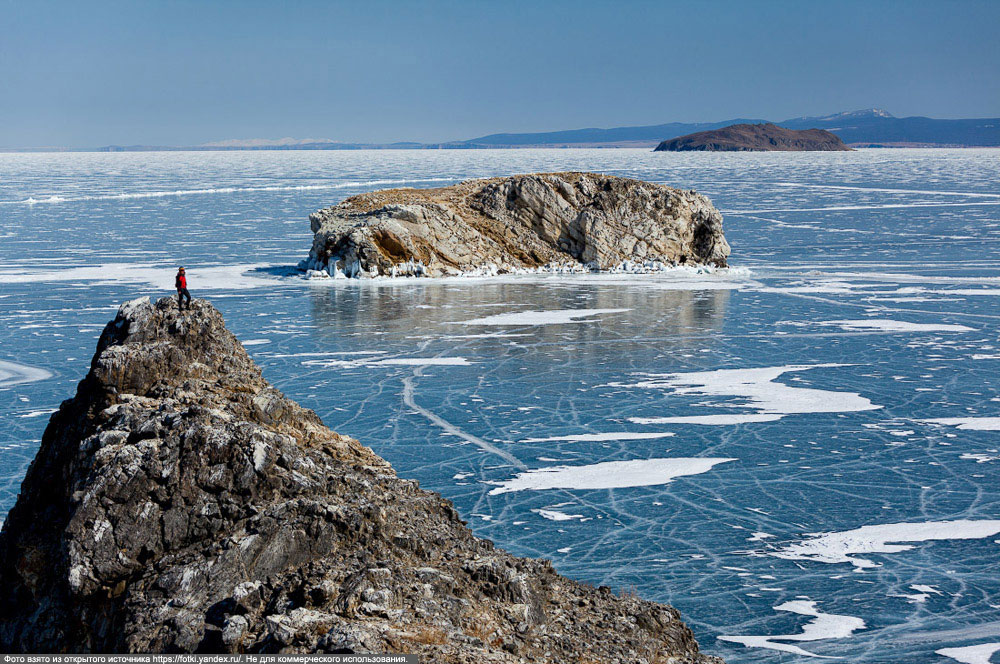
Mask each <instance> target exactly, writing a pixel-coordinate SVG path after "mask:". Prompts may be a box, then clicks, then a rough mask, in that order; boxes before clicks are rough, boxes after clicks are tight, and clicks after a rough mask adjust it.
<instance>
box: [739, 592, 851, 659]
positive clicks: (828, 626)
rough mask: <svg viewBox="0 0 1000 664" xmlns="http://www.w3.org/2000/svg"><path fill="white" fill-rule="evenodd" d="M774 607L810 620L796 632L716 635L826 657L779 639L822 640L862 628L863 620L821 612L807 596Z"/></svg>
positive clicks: (759, 645)
mask: <svg viewBox="0 0 1000 664" xmlns="http://www.w3.org/2000/svg"><path fill="white" fill-rule="evenodd" d="M774 610H775V611H788V612H789V613H796V614H798V615H800V616H810V617H811V618H812V620H810V621H809V622H807V623H806V624H805V625H803V626H802V632H801V633H800V634H776V635H773V636H720V637H719V639H720V640H721V641H732V642H733V643H742V644H743V645H745V646H746V647H748V648H768V649H770V650H780V651H782V652H790V653H794V654H796V655H803V656H805V657H828V656H826V655H817V654H815V653H812V652H809V651H808V650H804V649H802V648H800V647H798V646H794V645H792V644H790V643H781V641H795V642H802V641H823V640H825V639H844V638H847V637H849V636H851V635H852V634H853V633H854V632H856V631H857V630H859V629H864V628H865V621H864V620H862V619H861V618H857V617H855V616H845V615H838V614H833V613H823V612H822V611H820V610H819V609H817V608H816V602H813V601H810V600H795V601H792V602H785V603H783V604H779V605H778V606H776V607H774Z"/></svg>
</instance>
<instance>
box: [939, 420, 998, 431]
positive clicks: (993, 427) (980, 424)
mask: <svg viewBox="0 0 1000 664" xmlns="http://www.w3.org/2000/svg"><path fill="white" fill-rule="evenodd" d="M921 422H927V423H929V424H944V425H948V426H954V427H958V428H959V429H965V430H966V431H1000V417H936V418H933V419H929V420H921Z"/></svg>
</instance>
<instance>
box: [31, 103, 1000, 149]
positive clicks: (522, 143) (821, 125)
mask: <svg viewBox="0 0 1000 664" xmlns="http://www.w3.org/2000/svg"><path fill="white" fill-rule="evenodd" d="M764 122H768V120H763V119H749V118H734V119H732V120H724V121H722V122H669V123H667V124H659V125H644V126H639V127H613V128H611V129H599V128H587V129H569V130H564V131H547V132H533V133H520V134H489V135H487V136H480V137H478V138H472V139H469V140H465V141H449V142H445V143H416V142H399V143H344V142H340V141H334V140H330V139H312V138H306V139H295V138H281V139H263V138H253V139H246V140H241V139H236V140H226V141H216V142H213V143H205V144H202V145H196V146H189V147H177V146H154V145H129V146H117V145H111V146H106V147H103V148H98V150H101V151H106V152H141V151H152V150H360V149H387V150H392V149H477V148H527V147H558V148H567V147H650V148H652V147H655V146H656V145H658V144H659V143H660V142H661V141H665V140H669V139H671V138H677V137H678V136H684V135H686V134H693V133H695V132H701V131H709V130H713V129H721V128H723V127H728V126H730V125H734V124H761V123H764ZM774 124H777V125H778V126H780V127H785V128H786V129H825V130H827V131H830V132H832V133H834V134H836V135H837V136H839V137H840V139H841V140H842V141H844V142H845V143H847V144H848V145H850V146H852V147H998V146H1000V118H980V119H970V120H937V119H934V118H925V117H919V116H916V117H909V118H897V117H895V116H894V115H892V114H891V113H889V112H887V111H884V110H882V109H879V108H869V109H865V110H860V111H848V112H845V113H836V114H834V115H825V116H818V117H805V118H791V119H789V120H784V121H782V122H775V123H774ZM55 149H58V148H55ZM92 149H93V148H91V150H92ZM39 150H44V151H52V150H54V148H39ZM19 151H30V150H19ZM79 151H83V150H79Z"/></svg>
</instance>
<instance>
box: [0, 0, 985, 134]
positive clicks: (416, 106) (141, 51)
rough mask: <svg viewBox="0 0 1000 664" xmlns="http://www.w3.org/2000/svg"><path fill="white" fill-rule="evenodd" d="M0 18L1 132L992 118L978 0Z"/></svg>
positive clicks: (429, 129) (251, 9) (406, 129)
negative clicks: (853, 116) (873, 115)
mask: <svg viewBox="0 0 1000 664" xmlns="http://www.w3.org/2000/svg"><path fill="white" fill-rule="evenodd" d="M0 14H2V15H3V17H4V19H5V20H3V21H0V83H2V85H3V87H4V89H5V93H6V94H5V98H4V101H3V104H0V146H2V147H4V148H27V147H44V146H51V147H67V148H84V147H99V146H104V145H163V146H195V145H200V144H204V143H210V142H219V141H226V140H247V139H281V138H285V137H290V138H294V139H305V138H315V139H329V140H334V141H341V142H347V143H392V142H396V141H416V142H446V141H452V140H465V139H470V138H474V137H477V136H482V135H486V134H493V133H507V132H511V133H514V132H535V131H559V130H568V129H578V128H584V127H602V128H606V127H622V126H635V125H657V124H664V123H670V122H711V121H721V120H727V119H731V118H760V119H767V120H775V121H780V120H783V119H788V118H793V117H800V116H823V115H829V114H833V113H837V112H842V111H852V110H857V109H862V108H871V107H878V108H882V109H885V110H887V111H889V112H890V113H892V114H893V115H895V116H897V117H906V116H915V115H917V116H928V117H934V118H942V119H946V118H985V117H997V116H1000V45H998V40H996V39H995V35H994V32H995V26H996V25H998V24H1000V3H994V2H951V3H931V2H910V3H906V4H905V5H903V6H900V5H898V4H892V3H865V2H856V1H853V0H852V1H845V2H835V3H826V4H824V5H813V4H810V5H805V4H798V3H792V2H771V3H764V4H759V5H754V4H745V3H737V2H727V1H718V2H707V3H700V4H698V5H684V4H673V5H664V4H660V3H647V2H624V3H615V4H611V3H603V2H580V3H569V2H552V3H545V4H544V5H534V4H529V3H517V2H515V3H506V4H504V5H503V6H498V5H490V4H478V3H457V2H438V1H435V2H428V3H424V4H421V5H418V6H409V5H402V4H394V3H387V2H372V3H365V4H363V5H360V4H359V5H350V4H345V3H336V4H334V3H319V2H301V3H296V4H293V5H288V6H278V5H273V4H270V3H265V2H253V1H252V2H242V3H238V2H229V1H225V2H216V3H212V4H201V3H196V2H190V1H182V2H172V3H156V4H154V3H147V4H141V5H139V4H131V3H127V2H103V3H99V4H98V5H94V6H90V5H88V6H83V5H77V4H73V3H68V2H61V1H54V2H45V3H30V4H29V3H23V2H16V1H13V0H7V2H5V3H3V4H2V5H0ZM776 35H780V37H781V38H780V39H776V38H775V36H776Z"/></svg>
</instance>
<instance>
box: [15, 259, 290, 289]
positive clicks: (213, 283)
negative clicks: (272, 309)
mask: <svg viewBox="0 0 1000 664" xmlns="http://www.w3.org/2000/svg"><path fill="white" fill-rule="evenodd" d="M185 267H186V272H187V278H188V288H189V289H190V290H191V292H192V293H193V294H196V293H198V292H200V291H216V290H244V289H252V288H268V287H274V286H278V285H281V284H283V283H285V282H283V281H282V280H280V279H277V278H272V277H267V276H260V274H254V272H255V271H260V270H262V269H264V268H271V267H275V266H274V265H271V264H269V263H250V264H246V265H224V266H215V267H199V266H191V267H187V266H185ZM176 274H177V265H170V266H164V267H153V266H150V265H148V264H144V263H104V264H101V265H89V266H76V267H74V266H66V267H57V268H49V269H44V270H42V269H37V268H23V269H0V284H36V283H38V284H51V283H60V282H81V283H87V284H93V285H98V286H107V285H118V284H121V285H127V284H145V285H148V286H151V287H152V288H156V289H159V290H164V291H172V290H173V289H174V277H175V276H176Z"/></svg>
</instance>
